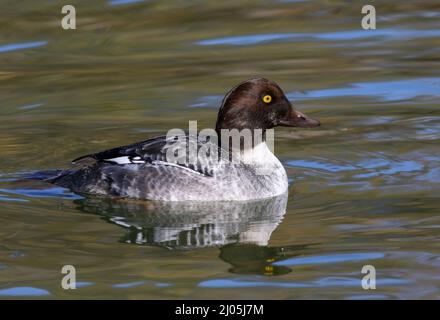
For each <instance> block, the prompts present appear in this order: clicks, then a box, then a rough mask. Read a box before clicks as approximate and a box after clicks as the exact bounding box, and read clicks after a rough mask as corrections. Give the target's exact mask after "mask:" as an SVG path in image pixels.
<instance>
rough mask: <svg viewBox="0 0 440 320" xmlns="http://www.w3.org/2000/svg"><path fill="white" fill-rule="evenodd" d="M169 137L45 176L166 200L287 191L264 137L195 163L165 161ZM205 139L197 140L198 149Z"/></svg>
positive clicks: (89, 188) (90, 189)
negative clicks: (238, 152)
mask: <svg viewBox="0 0 440 320" xmlns="http://www.w3.org/2000/svg"><path fill="white" fill-rule="evenodd" d="M189 140H191V139H189V138H188V137H186V140H185V141H187V142H188V141H189ZM171 142H172V141H170V139H167V138H166V137H157V138H153V139H150V140H146V141H143V142H141V143H138V144H134V145H130V146H126V147H120V148H115V149H112V150H109V151H104V152H101V153H97V154H94V155H89V156H86V157H82V158H89V159H93V160H94V161H95V162H94V163H93V164H91V165H87V166H84V167H82V168H80V169H78V170H70V171H64V172H61V173H60V174H59V175H57V176H56V177H52V178H50V179H48V181H50V182H52V183H55V184H57V185H60V186H63V187H66V188H69V189H71V190H73V191H74V192H78V193H86V194H98V195H106V196H117V197H129V198H137V199H148V200H165V201H186V200H197V201H216V200H252V199H261V198H269V197H274V196H277V195H280V194H282V193H284V192H285V191H286V190H287V186H288V184H287V175H286V171H285V170H284V168H283V166H282V164H281V163H280V162H279V161H278V159H277V158H276V157H275V156H274V155H273V154H272V152H271V151H270V150H269V149H268V148H267V146H266V144H265V143H264V142H263V143H261V144H260V145H259V146H256V147H254V148H253V149H252V150H251V151H250V152H247V153H245V154H243V155H242V158H241V160H234V161H231V159H230V158H228V157H227V156H224V154H223V156H222V153H221V152H220V154H221V155H220V157H219V159H218V161H217V159H216V160H215V161H212V160H209V161H207V160H206V158H203V159H197V163H195V165H188V164H181V163H179V164H176V163H173V162H170V161H168V160H167V159H166V153H167V150H168V149H169V148H170V146H171V145H172V143H171ZM207 144H210V142H200V139H198V140H197V147H198V150H199V149H200V147H201V146H205V147H206V145H207ZM211 147H212V148H217V149H218V147H217V145H215V146H211ZM218 150H221V149H218Z"/></svg>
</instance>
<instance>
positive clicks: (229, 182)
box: [46, 78, 320, 201]
mask: <svg viewBox="0 0 440 320" xmlns="http://www.w3.org/2000/svg"><path fill="white" fill-rule="evenodd" d="M319 125H320V123H319V121H317V120H314V119H312V118H310V117H308V116H306V115H305V114H303V113H301V112H299V111H298V110H295V109H294V108H293V107H292V104H291V103H290V102H289V100H288V99H287V98H286V96H285V95H284V93H283V91H282V90H281V88H280V87H279V86H278V85H277V84H276V83H275V82H273V81H270V80H267V79H264V78H259V79H251V80H248V81H245V82H242V83H240V84H238V85H237V86H235V87H234V88H232V89H231V90H230V91H229V92H228V93H227V94H226V96H225V97H224V99H223V101H222V103H221V106H220V109H219V111H218V116H217V122H216V126H215V132H214V133H217V135H218V136H217V137H218V139H217V140H215V139H214V138H212V136H209V137H205V136H199V137H196V136H194V135H190V134H185V133H183V134H177V135H176V134H174V135H169V134H168V135H167V136H160V137H155V138H151V139H148V140H145V141H141V142H138V143H134V144H130V145H126V146H122V147H117V148H113V149H109V150H105V151H101V152H98V153H94V154H89V155H86V156H82V157H80V158H77V159H75V160H74V161H73V163H75V164H80V165H81V164H83V165H82V166H81V167H80V168H79V169H74V170H62V171H59V172H58V173H57V174H56V175H55V176H52V177H49V178H47V179H46V181H48V182H50V183H53V184H56V185H59V186H62V187H65V188H68V189H71V190H72V191H73V192H76V193H83V194H97V195H103V196H115V197H127V198H136V199H148V200H162V201H188V200H190V201H191V200H194V201H220V200H234V201H235V200H236V201H241V200H253V199H262V198H269V197H274V196H278V195H281V194H283V193H285V192H287V188H288V182H287V174H286V171H285V169H284V167H283V165H282V164H281V162H280V161H279V160H278V159H277V157H276V156H275V155H274V154H273V153H272V152H271V150H270V148H269V146H268V143H267V140H268V136H269V131H270V130H271V129H272V128H274V127H277V126H285V127H305V128H312V127H316V126H319ZM225 132H226V134H225ZM231 132H233V133H235V134H237V133H239V134H241V133H243V132H247V133H250V134H251V135H252V138H251V143H250V144H249V143H246V142H245V141H244V140H245V138H244V137H242V136H240V137H239V139H238V141H239V143H238V144H235V145H234V144H233V143H232V146H230V145H229V144H230V143H229V142H230V140H232V139H233V138H234V135H233V134H232V135H231ZM257 133H258V134H261V135H262V138H261V139H257V138H256V137H257ZM227 134H229V136H228V135H227ZM225 137H226V138H225ZM225 141H227V142H228V143H225V144H224V142H225ZM236 141H237V140H236ZM225 145H226V147H225ZM176 146H177V147H176ZM191 146H193V147H191ZM191 148H193V149H192V150H194V151H196V154H197V156H196V159H195V160H191V159H190V160H188V154H189V153H190V151H188V150H189V149H191ZM181 150H184V151H183V153H181V154H183V155H184V157H183V158H185V159H184V160H182V157H181V156H179V151H181ZM201 151H203V152H201ZM176 154H177V156H176ZM201 154H204V155H209V157H205V156H201ZM170 157H171V158H173V159H170ZM176 158H177V159H178V161H176ZM86 160H88V161H86ZM262 169H264V170H262Z"/></svg>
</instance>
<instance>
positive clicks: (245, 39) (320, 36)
mask: <svg viewBox="0 0 440 320" xmlns="http://www.w3.org/2000/svg"><path fill="white" fill-rule="evenodd" d="M438 36H440V30H436V29H433V30H429V29H428V30H409V29H376V30H363V29H361V30H344V31H336V32H326V33H311V32H309V33H307V32H304V33H266V34H251V35H242V36H230V37H220V38H214V39H206V40H200V41H197V42H196V44H197V45H200V46H213V45H230V46H248V45H257V44H263V43H269V42H280V41H281V42H282V41H285V42H300V41H316V40H327V41H352V40H362V39H368V38H379V39H381V40H386V41H392V40H395V41H401V40H411V39H420V38H435V37H438Z"/></svg>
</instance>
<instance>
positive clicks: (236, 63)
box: [0, 1, 440, 299]
mask: <svg viewBox="0 0 440 320" xmlns="http://www.w3.org/2000/svg"><path fill="white" fill-rule="evenodd" d="M1 4H2V10H0V16H1V17H0V21H2V33H1V35H0V82H1V85H0V103H1V104H0V105H1V108H0V119H1V121H0V148H1V149H0V150H1V157H0V173H1V175H0V205H1V206H0V239H1V242H0V298H8V297H31V298H32V297H33V298H35V297H37V298H48V297H49V298H132V299H138V298H147V299H148V298H156V299H157V298H159V299H165V298H171V299H174V298H190V299H197V298H216V299H225V298H268V299H292V298H319V299H324V298H343V299H390V298H401V299H402V298H416V299H420V298H428V299H438V298H440V290H439V289H440V274H439V271H438V270H439V267H440V246H439V243H440V242H439V238H440V200H439V192H440V167H439V163H440V144H439V140H440V109H439V101H440V100H439V99H440V71H439V70H440V68H439V67H440V62H439V56H440V50H439V47H440V46H439V45H440V38H439V36H440V32H439V30H440V28H439V27H440V20H439V17H440V6H439V5H438V3H437V1H423V2H420V1H417V2H415V1H414V2H410V3H407V2H405V3H402V2H401V1H392V2H388V3H387V4H385V3H383V4H377V5H376V10H377V12H378V21H377V25H378V29H377V30H372V31H364V30H361V29H360V19H361V14H360V8H361V7H362V5H363V4H364V3H362V2H361V1H357V2H354V3H352V2H350V3H344V2H327V1H222V2H218V1H203V2H201V1H185V2H183V1H167V2H159V1H96V2H93V3H91V2H88V1H76V2H74V3H72V4H74V5H75V6H76V9H77V14H78V17H77V18H78V19H77V28H78V29H77V30H75V31H73V30H68V31H63V30H62V29H61V28H60V21H59V20H60V18H61V6H62V4H60V3H58V2H52V1H42V2H38V3H37V2H35V1H20V2H10V1H1ZM255 76H264V77H267V78H269V79H272V80H274V81H276V82H278V83H279V84H280V85H281V87H282V88H284V90H285V92H286V94H287V95H288V97H289V98H290V99H292V100H293V101H294V103H295V105H296V107H297V108H298V109H300V110H302V111H305V112H306V113H307V114H309V115H311V116H313V117H316V118H318V119H319V120H320V121H321V122H322V124H323V125H322V127H320V128H318V129H313V130H297V129H287V128H281V129H277V130H276V144H275V151H276V153H277V155H278V156H279V158H280V159H281V161H282V162H283V164H284V165H285V167H286V169H287V172H288V175H289V180H290V183H291V184H290V188H289V194H288V197H280V198H277V199H272V200H271V201H267V200H266V201H256V202H248V203H240V204H233V203H208V204H207V203H187V204H163V203H162V204H161V203H155V202H146V201H130V200H118V199H103V198H95V197H88V198H84V197H82V196H79V195H75V194H72V193H71V192H70V191H69V190H65V189H62V188H58V187H54V186H52V185H47V184H45V183H42V182H37V181H27V180H23V177H26V176H28V175H29V174H32V173H33V172H35V171H37V170H46V169H54V168H65V167H68V166H69V161H70V160H71V159H74V158H76V157H78V156H80V155H83V154H86V153H90V152H94V151H98V150H102V149H105V148H109V147H114V146H118V145H123V144H126V143H130V142H135V141H138V140H143V139H145V138H147V137H152V136H155V135H160V134H164V133H166V131H167V130H168V129H169V128H187V127H188V120H198V121H199V122H198V127H199V129H202V128H206V127H212V126H213V122H214V120H215V117H216V108H217V107H218V103H219V102H220V100H221V98H222V96H223V95H224V94H225V93H226V91H227V90H229V88H231V87H232V86H233V85H235V84H237V83H238V82H241V81H243V80H245V79H247V78H251V77H255ZM67 264H71V265H74V266H75V267H76V269H77V278H78V279H77V281H78V283H77V289H76V290H70V291H65V290H63V289H61V279H62V277H63V275H62V274H61V268H62V266H64V265H67ZM364 265H373V266H374V267H375V268H376V274H377V284H376V286H377V289H376V290H371V291H366V290H363V289H362V287H361V279H362V276H363V274H362V273H361V270H362V267H363V266H364ZM258 289H262V290H258Z"/></svg>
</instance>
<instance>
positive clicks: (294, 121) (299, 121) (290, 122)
mask: <svg viewBox="0 0 440 320" xmlns="http://www.w3.org/2000/svg"><path fill="white" fill-rule="evenodd" d="M278 125H279V126H282V127H300V128H315V127H318V126H320V125H321V123H320V122H319V121H318V120H315V119H312V118H310V117H309V116H307V115H305V114H304V113H302V112H299V111H298V110H294V109H292V111H291V112H290V115H289V116H288V117H287V118H286V119H281V120H280V121H279V124H278Z"/></svg>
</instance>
